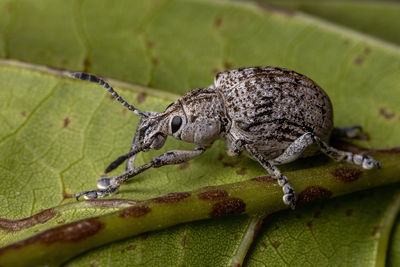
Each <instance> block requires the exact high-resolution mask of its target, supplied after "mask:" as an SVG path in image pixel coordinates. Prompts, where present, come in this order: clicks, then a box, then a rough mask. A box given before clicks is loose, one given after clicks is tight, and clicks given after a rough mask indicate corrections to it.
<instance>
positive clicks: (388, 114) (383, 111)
mask: <svg viewBox="0 0 400 267" xmlns="http://www.w3.org/2000/svg"><path fill="white" fill-rule="evenodd" d="M379 114H380V115H382V116H383V117H385V119H388V120H390V119H393V118H394V116H395V115H396V114H394V113H393V112H390V111H388V110H387V109H386V108H380V109H379Z"/></svg>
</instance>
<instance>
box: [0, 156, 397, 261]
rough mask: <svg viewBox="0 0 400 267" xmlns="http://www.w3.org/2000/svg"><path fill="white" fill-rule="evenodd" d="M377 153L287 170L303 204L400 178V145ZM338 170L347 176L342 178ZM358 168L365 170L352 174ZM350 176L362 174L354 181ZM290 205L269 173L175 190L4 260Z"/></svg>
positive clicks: (24, 246) (47, 235)
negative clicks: (369, 164) (369, 159)
mask: <svg viewBox="0 0 400 267" xmlns="http://www.w3.org/2000/svg"><path fill="white" fill-rule="evenodd" d="M372 155H373V156H374V157H375V158H376V159H377V160H380V161H381V162H382V164H383V166H384V167H383V168H382V169H377V170H370V171H363V170H361V169H359V168H357V167H354V166H351V165H348V164H345V163H342V164H338V163H335V162H331V161H330V162H329V163H327V164H324V165H323V166H321V167H319V168H310V169H305V170H297V171H292V172H286V173H287V175H288V177H291V178H292V179H291V182H292V184H293V186H294V187H295V188H296V190H297V192H298V193H299V200H298V204H299V205H303V204H306V203H308V202H311V201H316V200H319V199H324V198H329V197H335V196H339V195H343V194H348V193H351V192H355V191H360V190H363V189H367V188H373V187H377V186H381V185H385V184H391V183H396V182H400V175H399V173H400V165H399V162H400V153H399V152H398V151H397V150H388V151H382V152H375V153H373V154H372ZM346 172H347V173H346ZM334 173H335V174H336V177H335V175H334ZM338 173H341V174H342V175H343V177H342V178H344V180H343V179H342V180H341V179H338V177H337V176H338ZM355 174H358V175H359V176H357V177H351V175H353V176H354V175H355ZM349 177H350V178H357V179H355V180H354V181H351V182H350V181H349V179H348V178H349ZM346 179H347V180H346ZM286 208H287V207H286V206H285V205H284V204H283V202H282V190H281V188H280V187H279V186H278V185H277V183H276V182H275V181H274V180H273V179H271V177H269V176H263V177H258V178H254V179H251V180H247V181H243V182H238V183H232V184H226V185H220V186H210V187H205V188H201V189H198V190H195V191H192V192H181V193H172V194H169V195H166V196H162V197H158V198H154V199H149V200H145V201H142V202H139V203H137V204H133V205H132V206H131V207H129V208H125V209H122V210H120V211H117V212H112V213H109V214H106V215H102V216H98V217H93V218H87V219H83V220H80V221H77V222H74V223H69V224H66V225H62V226H59V227H56V228H52V229H50V230H47V231H44V232H42V233H39V234H37V235H35V236H33V237H30V238H28V239H25V240H22V241H19V242H16V243H14V244H11V245H9V246H6V247H4V248H1V249H0V262H1V265H2V266H22V265H25V264H26V263H29V264H30V265H58V264H60V263H62V262H65V261H66V260H68V259H70V258H72V257H74V256H76V255H79V254H81V253H82V252H84V251H87V250H89V249H92V248H95V247H99V246H101V245H104V244H107V243H110V242H113V241H117V240H121V239H125V238H128V237H131V236H135V235H138V234H140V233H144V232H148V231H154V230H159V229H163V228H167V227H169V226H172V225H176V224H180V223H184V222H191V221H196V220H202V219H208V218H213V217H218V216H225V215H235V214H242V213H246V214H270V213H273V212H275V211H278V210H282V209H286Z"/></svg>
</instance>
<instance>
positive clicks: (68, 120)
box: [63, 117, 71, 128]
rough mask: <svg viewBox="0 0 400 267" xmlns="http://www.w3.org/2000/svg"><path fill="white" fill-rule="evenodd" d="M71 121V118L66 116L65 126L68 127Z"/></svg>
mask: <svg viewBox="0 0 400 267" xmlns="http://www.w3.org/2000/svg"><path fill="white" fill-rule="evenodd" d="M70 123H71V120H70V118H68V117H66V118H65V119H64V122H63V128H67V127H68V125H69V124H70Z"/></svg>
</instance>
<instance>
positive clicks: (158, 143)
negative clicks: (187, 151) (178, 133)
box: [150, 134, 167, 150]
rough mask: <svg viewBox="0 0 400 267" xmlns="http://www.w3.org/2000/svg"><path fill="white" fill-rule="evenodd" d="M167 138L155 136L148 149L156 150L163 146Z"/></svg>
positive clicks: (159, 135)
mask: <svg viewBox="0 0 400 267" xmlns="http://www.w3.org/2000/svg"><path fill="white" fill-rule="evenodd" d="M166 140H167V136H166V135H163V134H157V135H156V136H155V137H154V139H153V141H152V142H151V145H150V148H152V149H155V150H158V149H160V148H162V147H163V146H164V143H165V141H166Z"/></svg>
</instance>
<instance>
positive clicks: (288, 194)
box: [278, 174, 297, 210]
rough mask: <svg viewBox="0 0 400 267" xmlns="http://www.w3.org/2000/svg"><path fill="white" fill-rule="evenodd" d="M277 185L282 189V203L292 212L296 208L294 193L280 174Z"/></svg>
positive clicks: (285, 178) (284, 177)
mask: <svg viewBox="0 0 400 267" xmlns="http://www.w3.org/2000/svg"><path fill="white" fill-rule="evenodd" d="M278 184H279V185H280V186H281V187H282V191H283V203H285V204H286V205H288V206H290V207H291V208H292V209H293V210H294V209H295V207H296V199H297V197H296V192H295V191H294V189H293V186H291V185H290V184H289V182H288V179H287V177H286V176H285V175H283V174H281V175H280V177H279V178H278Z"/></svg>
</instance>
